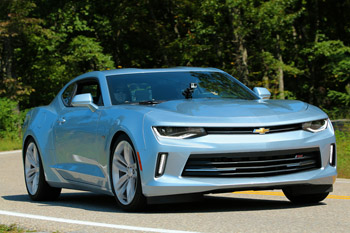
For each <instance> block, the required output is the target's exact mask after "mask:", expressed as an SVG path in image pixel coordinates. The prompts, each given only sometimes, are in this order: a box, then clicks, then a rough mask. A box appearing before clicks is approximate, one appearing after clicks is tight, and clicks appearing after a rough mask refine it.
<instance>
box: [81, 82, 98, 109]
mask: <svg viewBox="0 0 350 233" xmlns="http://www.w3.org/2000/svg"><path fill="white" fill-rule="evenodd" d="M85 93H90V94H91V96H92V98H93V100H94V104H96V105H98V106H103V99H102V94H101V89H100V85H99V83H98V81H97V80H93V79H89V80H84V81H81V82H79V83H78V86H77V92H76V95H79V94H85Z"/></svg>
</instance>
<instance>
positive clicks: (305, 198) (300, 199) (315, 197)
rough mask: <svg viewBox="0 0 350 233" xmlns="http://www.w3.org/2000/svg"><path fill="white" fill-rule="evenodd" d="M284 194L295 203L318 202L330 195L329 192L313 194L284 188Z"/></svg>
mask: <svg viewBox="0 0 350 233" xmlns="http://www.w3.org/2000/svg"><path fill="white" fill-rule="evenodd" d="M283 193H284V195H285V196H286V197H287V198H288V200H290V201H291V202H293V203H295V204H316V203H319V202H321V201H323V200H324V199H326V197H327V196H328V194H329V192H324V193H312V194H294V193H293V192H291V191H289V190H287V189H283Z"/></svg>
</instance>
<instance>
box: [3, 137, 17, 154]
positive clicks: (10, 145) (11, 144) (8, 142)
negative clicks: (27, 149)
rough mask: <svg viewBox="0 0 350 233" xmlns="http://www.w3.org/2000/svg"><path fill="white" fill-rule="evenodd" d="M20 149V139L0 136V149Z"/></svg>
mask: <svg viewBox="0 0 350 233" xmlns="http://www.w3.org/2000/svg"><path fill="white" fill-rule="evenodd" d="M18 149H22V140H20V139H7V138H0V151H9V150H18Z"/></svg>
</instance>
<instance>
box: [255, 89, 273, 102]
mask: <svg viewBox="0 0 350 233" xmlns="http://www.w3.org/2000/svg"><path fill="white" fill-rule="evenodd" d="M253 91H254V92H255V94H257V95H258V96H259V97H260V99H264V100H268V99H270V96H271V93H270V92H269V90H267V89H266V88H265V87H254V89H253Z"/></svg>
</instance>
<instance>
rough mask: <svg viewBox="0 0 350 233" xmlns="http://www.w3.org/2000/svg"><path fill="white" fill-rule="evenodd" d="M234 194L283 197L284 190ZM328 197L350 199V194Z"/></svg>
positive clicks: (329, 197) (329, 196) (330, 197)
mask: <svg viewBox="0 0 350 233" xmlns="http://www.w3.org/2000/svg"><path fill="white" fill-rule="evenodd" d="M234 194H253V195H267V196H281V197H283V196H284V194H283V192H274V191H240V192H234ZM327 198H328V199H339V200H340V199H341V200H350V196H339V195H328V197H327Z"/></svg>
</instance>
